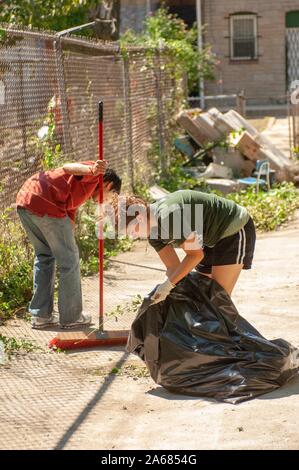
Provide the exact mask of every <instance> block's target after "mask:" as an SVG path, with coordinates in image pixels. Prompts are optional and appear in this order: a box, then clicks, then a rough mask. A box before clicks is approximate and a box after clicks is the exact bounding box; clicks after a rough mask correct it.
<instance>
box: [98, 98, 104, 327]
mask: <svg viewBox="0 0 299 470" xmlns="http://www.w3.org/2000/svg"><path fill="white" fill-rule="evenodd" d="M98 145H99V158H98V159H99V160H104V135H103V101H100V102H99V122H98ZM103 184H104V178H103V175H102V174H101V175H99V185H100V190H99V205H101V204H102V203H103V198H104V194H103V192H104V191H103ZM98 237H99V238H98V249H99V330H100V331H103V329H104V237H103V223H102V220H101V219H100V221H99V233H98Z"/></svg>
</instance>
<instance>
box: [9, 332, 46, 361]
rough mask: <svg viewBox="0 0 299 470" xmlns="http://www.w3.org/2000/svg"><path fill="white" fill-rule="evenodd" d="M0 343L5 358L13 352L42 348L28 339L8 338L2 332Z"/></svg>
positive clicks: (25, 351)
mask: <svg viewBox="0 0 299 470" xmlns="http://www.w3.org/2000/svg"><path fill="white" fill-rule="evenodd" d="M0 343H2V344H3V346H4V352H5V354H6V356H7V359H10V358H11V356H12V355H13V354H17V353H27V352H32V351H40V350H42V349H41V348H40V347H39V346H37V345H36V344H34V343H33V342H32V341H30V340H28V339H16V338H9V337H7V336H4V335H2V334H0Z"/></svg>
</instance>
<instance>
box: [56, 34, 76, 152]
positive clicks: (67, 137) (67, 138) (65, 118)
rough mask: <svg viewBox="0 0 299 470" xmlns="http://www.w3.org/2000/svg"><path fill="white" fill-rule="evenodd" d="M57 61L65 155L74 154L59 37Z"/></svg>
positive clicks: (59, 39) (57, 40)
mask: <svg viewBox="0 0 299 470" xmlns="http://www.w3.org/2000/svg"><path fill="white" fill-rule="evenodd" d="M54 51H55V61H56V68H57V83H58V91H59V97H60V106H61V116H62V122H61V125H62V133H63V141H64V153H67V154H68V153H71V152H72V142H71V134H70V121H69V115H68V104H67V94H66V83H65V75H64V63H63V53H62V47H61V38H60V37H57V38H55V40H54Z"/></svg>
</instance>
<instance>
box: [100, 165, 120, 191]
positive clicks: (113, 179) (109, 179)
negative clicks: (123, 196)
mask: <svg viewBox="0 0 299 470" xmlns="http://www.w3.org/2000/svg"><path fill="white" fill-rule="evenodd" d="M104 182H105V183H112V190H113V191H115V192H116V193H117V194H119V193H120V190H121V178H120V177H119V176H118V174H117V173H116V172H115V171H114V170H112V168H107V170H106V171H105V174H104Z"/></svg>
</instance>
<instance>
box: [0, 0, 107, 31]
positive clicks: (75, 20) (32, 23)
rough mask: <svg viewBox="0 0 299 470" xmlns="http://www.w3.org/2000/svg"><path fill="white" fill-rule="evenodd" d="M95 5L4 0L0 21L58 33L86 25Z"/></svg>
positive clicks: (84, 0) (87, 0)
mask: <svg viewBox="0 0 299 470" xmlns="http://www.w3.org/2000/svg"><path fill="white" fill-rule="evenodd" d="M97 4H99V2H97V1H95V0H63V1H61V0H6V1H5V2H0V21H3V22H6V23H10V24H17V25H24V26H28V27H29V28H32V27H35V28H40V29H48V30H50V29H51V30H54V31H60V30H63V29H66V28H70V27H72V26H78V25H80V24H83V23H86V22H87V21H88V20H89V17H90V14H91V13H92V10H93V9H94V8H95V7H96V6H97ZM84 33H85V32H82V33H81V34H84Z"/></svg>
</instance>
